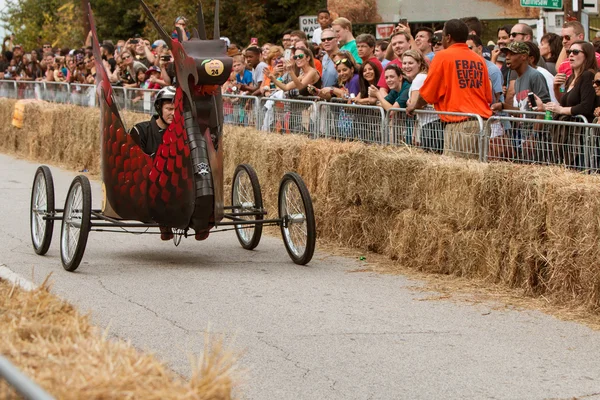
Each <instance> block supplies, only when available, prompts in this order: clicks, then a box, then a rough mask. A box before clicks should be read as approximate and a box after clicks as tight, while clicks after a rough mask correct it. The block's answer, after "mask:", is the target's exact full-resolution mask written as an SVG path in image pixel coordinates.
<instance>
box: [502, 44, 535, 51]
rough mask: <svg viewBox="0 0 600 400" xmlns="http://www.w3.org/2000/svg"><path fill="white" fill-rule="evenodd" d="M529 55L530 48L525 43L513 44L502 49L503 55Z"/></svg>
mask: <svg viewBox="0 0 600 400" xmlns="http://www.w3.org/2000/svg"><path fill="white" fill-rule="evenodd" d="M509 51H510V52H511V53H514V54H529V46H527V44H526V43H525V42H512V43H509V44H508V46H506V47H504V48H503V49H502V52H503V53H507V52H509Z"/></svg>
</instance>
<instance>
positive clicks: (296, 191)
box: [278, 172, 317, 265]
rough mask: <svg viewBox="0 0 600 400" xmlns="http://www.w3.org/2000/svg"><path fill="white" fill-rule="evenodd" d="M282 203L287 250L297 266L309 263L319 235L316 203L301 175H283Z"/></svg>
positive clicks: (280, 208)
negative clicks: (316, 223)
mask: <svg viewBox="0 0 600 400" xmlns="http://www.w3.org/2000/svg"><path fill="white" fill-rule="evenodd" d="M278 203H279V218H280V219H282V222H281V224H280V226H281V235H282V236H283V243H284V244H285V248H286V250H287V252H288V254H289V255H290V258H291V259H292V261H294V262H295V263H296V264H299V265H305V264H308V263H309V262H310V260H311V259H312V256H313V254H314V252H315V244H316V239H317V234H316V228H315V214H314V212H313V206H312V200H311V198H310V194H309V193H308V189H307V187H306V185H305V184H304V181H303V180H302V178H301V177H300V175H298V174H296V173H295V172H288V173H287V174H285V175H284V176H283V179H282V180H281V184H280V185H279V200H278Z"/></svg>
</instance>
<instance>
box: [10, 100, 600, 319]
mask: <svg viewBox="0 0 600 400" xmlns="http://www.w3.org/2000/svg"><path fill="white" fill-rule="evenodd" d="M11 102H12V103H11ZM42 104H44V103H42ZM12 106H14V101H11V100H0V113H2V115H3V116H4V115H9V114H10V112H8V111H7V108H11V107H12ZM27 107H28V108H31V114H32V115H34V116H36V115H37V116H38V117H35V118H34V119H33V120H30V119H28V116H29V110H28V113H27V114H26V118H25V126H26V127H27V130H28V133H27V134H26V135H23V138H26V141H27V142H26V144H27V145H25V144H23V143H21V142H22V140H25V139H22V140H21V139H19V137H18V136H19V135H18V134H17V133H15V129H16V128H13V127H10V126H9V127H6V126H3V127H0V135H1V136H0V137H2V142H3V143H4V147H3V148H4V149H6V147H7V144H6V143H8V147H9V149H8V150H10V151H17V152H18V153H19V154H24V155H26V156H29V157H33V158H35V159H38V160H41V161H52V162H58V163H61V164H66V165H67V166H70V167H73V168H79V169H81V168H80V167H82V166H86V167H87V168H88V169H90V171H92V172H98V170H99V166H98V155H99V147H98V143H99V139H98V124H99V119H98V118H99V117H98V111H97V110H95V109H86V108H81V107H74V106H54V105H47V104H44V105H43V106H35V105H27ZM65 116H68V118H65ZM124 116H125V120H126V122H127V123H128V126H131V125H132V124H133V123H135V122H138V121H141V120H144V119H147V118H148V116H146V115H140V114H132V113H124ZM48 121H50V122H48ZM41 122H48V123H51V128H50V127H48V126H42V125H43V124H42V123H41ZM57 136H61V137H60V138H58V137H57ZM51 138H54V139H55V140H56V141H57V144H56V145H55V144H48V140H49V139H51ZM50 141H51V140H50ZM15 142H16V143H17V144H18V145H14V146H13V144H14V143H15ZM58 143H60V145H58ZM11 146H12V147H11ZM44 146H53V147H52V148H53V149H54V151H49V150H45V149H43V147H44ZM224 149H225V163H224V167H225V177H226V179H225V182H226V183H230V182H231V177H232V175H233V171H234V170H235V167H236V165H237V164H240V163H249V164H251V165H252V166H253V167H254V168H255V169H256V171H257V173H258V176H259V179H260V182H261V186H262V189H263V198H264V200H265V206H266V207H267V209H268V211H269V212H270V214H271V215H274V214H276V213H277V190H278V186H279V182H280V180H281V177H282V176H283V174H285V173H286V172H288V171H296V172H298V173H299V174H300V175H302V177H303V178H304V180H305V182H306V184H307V186H308V189H309V191H310V193H311V196H312V198H313V201H314V203H315V213H316V218H317V233H318V235H319V236H320V237H321V238H325V239H327V240H330V241H334V242H337V243H339V244H342V245H344V246H350V247H355V248H359V249H365V250H371V251H374V252H378V253H381V254H385V255H387V256H389V257H390V258H391V259H393V260H395V261H396V262H397V263H398V264H399V265H402V266H407V267H410V268H415V269H418V270H421V271H426V272H433V273H440V274H452V275H456V276H461V277H467V278H476V279H484V280H487V281H489V282H490V283H494V284H496V283H501V284H504V285H506V286H509V287H512V288H520V289H522V290H523V291H524V293H526V294H528V295H533V296H539V295H544V296H545V297H546V298H547V299H550V300H552V301H555V302H557V303H560V304H564V305H570V306H585V307H586V308H588V309H592V310H597V309H598V308H599V307H600V274H599V273H598V272H597V271H598V265H599V262H598V261H599V260H600V178H599V177H597V176H590V175H583V174H577V173H574V172H571V171H568V170H564V169H562V168H558V167H547V166H533V165H515V164H510V163H490V164H484V163H479V162H476V161H465V160H458V159H453V158H448V157H440V156H436V155H431V154H425V153H423V152H421V151H418V150H414V149H413V150H411V149H408V148H384V147H381V146H367V145H364V144H361V143H339V142H334V141H330V140H310V139H308V138H305V137H301V136H296V135H278V134H268V133H264V132H259V131H256V130H254V129H250V128H236V127H230V126H226V127H225V142H224ZM56 152H58V154H57V153H56ZM228 201H229V200H226V202H228Z"/></svg>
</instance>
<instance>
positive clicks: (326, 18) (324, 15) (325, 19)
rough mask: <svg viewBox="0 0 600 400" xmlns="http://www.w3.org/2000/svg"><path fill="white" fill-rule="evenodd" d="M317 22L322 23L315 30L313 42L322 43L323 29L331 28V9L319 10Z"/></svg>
mask: <svg viewBox="0 0 600 400" xmlns="http://www.w3.org/2000/svg"><path fill="white" fill-rule="evenodd" d="M317 22H319V25H321V26H320V27H319V28H317V29H315V30H314V31H313V35H312V42H313V43H315V44H321V34H322V33H323V30H325V29H328V28H331V14H330V13H329V10H325V9H323V10H319V12H318V13H317Z"/></svg>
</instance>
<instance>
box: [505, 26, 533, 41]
mask: <svg viewBox="0 0 600 400" xmlns="http://www.w3.org/2000/svg"><path fill="white" fill-rule="evenodd" d="M532 38H533V29H531V27H530V26H529V25H527V24H515V25H514V26H513V27H512V29H511V30H510V37H509V39H508V40H509V42H511V43H512V42H530V41H531V39H532Z"/></svg>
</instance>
